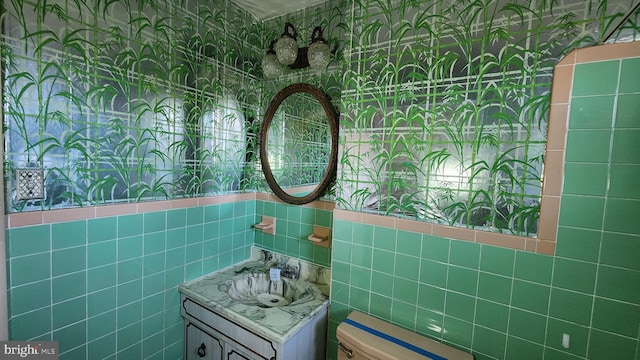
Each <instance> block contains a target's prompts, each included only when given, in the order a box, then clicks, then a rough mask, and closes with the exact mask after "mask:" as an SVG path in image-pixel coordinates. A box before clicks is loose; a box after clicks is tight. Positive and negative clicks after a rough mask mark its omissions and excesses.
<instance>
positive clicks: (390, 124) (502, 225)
mask: <svg viewBox="0 0 640 360" xmlns="http://www.w3.org/2000/svg"><path fill="white" fill-rule="evenodd" d="M632 5H633V1H606V0H603V1H588V2H583V1H571V2H558V1H553V0H551V1H526V2H522V1H514V2H506V1H497V0H475V1H470V0H461V1H408V0H400V1H390V0H356V1H354V6H353V9H354V10H353V13H352V14H351V16H352V19H351V20H350V21H349V22H348V24H349V29H348V30H347V33H348V34H349V37H348V39H347V41H348V44H347V45H346V47H347V51H346V52H348V54H349V56H346V57H345V62H346V68H345V75H344V84H345V88H344V89H343V91H342V106H343V108H344V109H345V112H344V114H343V116H342V118H341V119H340V121H341V129H340V131H341V133H342V134H341V138H342V153H341V160H340V165H339V170H338V176H339V179H338V187H339V188H338V190H337V192H338V195H337V200H336V201H337V205H336V206H337V207H339V208H343V209H348V210H354V211H365V212H373V213H378V214H383V215H391V216H401V217H408V218H413V219H418V220H424V221H432V222H437V223H442V224H447V225H453V226H462V227H470V228H478V229H484V230H489V231H498V232H507V233H512V234H517V235H527V236H535V234H536V231H537V221H538V217H539V213H540V196H541V184H542V180H541V177H542V171H543V163H544V159H543V154H544V149H545V139H546V131H547V120H546V119H547V113H548V108H549V89H550V84H551V80H552V79H551V77H552V67H553V65H554V64H555V63H556V62H557V61H558V60H559V59H560V58H561V57H562V55H564V54H565V53H567V52H568V51H569V50H571V49H572V48H574V47H576V46H586V45H593V44H595V43H597V42H598V41H599V40H600V39H599V38H598V34H602V33H606V31H607V30H608V29H610V28H612V27H613V26H615V25H617V24H616V21H614V20H615V19H616V18H619V17H621V16H622V15H624V13H625V12H626V11H628V9H630V8H632ZM633 19H634V20H635V18H633ZM632 26H633V25H632Z"/></svg>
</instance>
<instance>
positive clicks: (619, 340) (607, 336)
mask: <svg viewBox="0 0 640 360" xmlns="http://www.w3.org/2000/svg"><path fill="white" fill-rule="evenodd" d="M637 344H638V341H637V340H633V339H629V338H626V337H622V336H618V335H617V334H611V333H608V332H603V331H598V330H594V331H592V332H591V337H590V339H589V350H588V356H589V359H607V358H612V354H615V359H633V357H634V356H635V357H636V358H637V350H636V349H637V346H638V345H637Z"/></svg>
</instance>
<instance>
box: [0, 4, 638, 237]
mask: <svg viewBox="0 0 640 360" xmlns="http://www.w3.org/2000/svg"><path fill="white" fill-rule="evenodd" d="M632 6H633V1H632V0H615V1H612V0H590V1H587V2H584V1H577V0H576V1H562V2H561V1H558V0H541V1H526V2H523V1H512V2H508V1H499V0H474V1H472V0H460V1H449V0H446V1H415V0H414V1H411V0H353V1H341V0H331V1H327V2H325V3H324V4H323V5H320V6H317V7H313V8H308V9H304V10H302V11H299V12H295V13H291V14H286V15H283V16H282V17H279V18H275V19H271V20H268V21H265V22H256V21H255V20H254V19H253V18H252V17H251V16H250V15H249V14H248V13H246V12H245V11H243V10H241V9H238V8H236V7H235V6H234V5H232V4H231V3H230V2H227V1H222V2H215V1H179V2H172V1H167V0H163V1H143V0H138V1H136V0H118V1H101V0H95V1H90V2H78V1H66V2H64V1H53V2H52V1H41V0H39V1H30V2H27V1H24V0H13V1H5V2H4V14H3V17H2V19H3V29H4V30H3V45H2V55H3V67H4V73H5V82H4V86H3V89H4V99H3V100H4V109H5V113H4V116H5V119H4V120H5V139H6V144H7V151H6V154H5V164H4V166H5V183H6V186H7V194H15V181H14V178H15V170H16V169H19V168H25V167H34V166H35V167H38V166H41V167H43V168H44V169H45V170H46V172H45V174H46V198H45V199H44V200H35V201H34V200H16V198H15V196H8V198H9V200H8V201H9V202H10V203H9V204H7V209H9V211H13V212H17V211H27V210H40V209H51V208H59V207H72V206H86V205H96V204H105V203H114V202H135V201H145V200H153V199H168V198H176V197H191V196H203V195H211V194H219V193H227V192H234V191H268V187H267V186H266V184H265V182H264V178H263V175H262V174H261V171H260V170H259V169H260V166H259V154H258V153H257V149H258V146H257V134H259V130H260V124H261V119H262V113H263V112H264V110H265V109H266V107H267V105H268V104H269V101H270V99H271V98H272V97H273V96H274V95H275V94H276V93H277V92H278V91H279V90H280V89H281V88H282V87H284V86H286V85H289V84H291V83H294V82H308V83H311V84H314V85H316V86H318V87H319V88H321V89H322V90H323V91H325V92H326V93H327V94H328V96H329V97H330V98H331V99H332V102H333V103H334V105H335V107H336V109H337V111H338V112H339V113H340V155H339V165H338V176H337V179H336V182H335V185H334V187H333V188H332V189H331V191H330V193H329V194H328V195H327V196H326V199H329V200H335V202H336V207H337V208H341V209H347V210H354V211H363V212H373V213H379V214H384V215H390V216H401V217H408V218H413V219H417V220H423V221H433V222H437V223H442V224H449V225H453V226H462V227H473V228H479V229H486V230H490V231H499V232H508V233H513V234H520V235H528V236H535V234H536V231H537V221H538V217H539V213H540V206H539V204H540V189H541V176H542V171H543V163H544V158H543V154H544V149H545V138H546V127H547V120H546V117H547V112H548V107H549V89H550V84H551V80H552V79H551V76H552V73H551V71H552V67H553V65H554V64H555V62H557V60H558V59H560V58H561V56H562V55H563V54H565V53H566V52H568V51H569V50H570V49H572V48H574V47H577V46H588V45H593V44H596V43H597V42H598V41H600V40H601V37H602V36H603V34H606V33H607V32H610V31H613V30H616V31H615V33H614V34H613V38H616V39H628V38H631V39H633V38H634V37H635V36H637V33H638V32H637V28H638V27H637V19H638V17H637V14H636V15H634V16H631V17H630V18H629V19H628V20H626V21H625V25H624V26H623V27H621V28H619V29H617V28H616V27H617V23H618V22H619V21H620V20H621V19H622V17H623V16H624V14H625V12H627V11H628V9H630V8H631V7H632ZM286 22H291V23H293V24H294V25H295V26H296V29H297V30H298V40H299V44H301V45H300V46H305V45H303V44H308V42H309V40H310V38H311V31H312V29H313V27H315V26H318V25H319V26H322V27H323V29H324V36H325V38H326V39H327V40H328V43H329V44H330V46H331V47H332V50H333V51H334V52H335V56H334V61H332V62H331V64H330V65H329V67H328V69H326V71H311V70H301V71H292V72H290V73H287V74H285V75H283V76H281V77H280V78H277V79H263V77H262V71H261V69H260V61H261V59H262V56H263V55H264V52H265V51H266V49H267V48H268V44H269V43H270V42H271V40H273V39H276V38H277V37H279V36H280V34H281V33H282V29H283V28H284V24H285V23H286Z"/></svg>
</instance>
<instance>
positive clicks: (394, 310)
mask: <svg viewBox="0 0 640 360" xmlns="http://www.w3.org/2000/svg"><path fill="white" fill-rule="evenodd" d="M414 304H415V302H412V303H410V304H408V303H404V302H402V301H393V302H392V303H391V321H392V322H394V323H396V324H398V325H400V326H403V327H405V328H410V329H412V328H413V327H414V326H415V323H416V314H417V313H418V308H417V307H416V306H415V305H414Z"/></svg>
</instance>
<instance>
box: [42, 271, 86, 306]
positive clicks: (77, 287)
mask: <svg viewBox="0 0 640 360" xmlns="http://www.w3.org/2000/svg"><path fill="white" fill-rule="evenodd" d="M51 288H52V289H53V292H52V296H53V298H52V302H53V303H58V302H61V301H66V300H69V299H72V298H75V297H79V296H84V295H85V294H86V293H87V273H86V272H85V271H81V272H77V273H74V274H69V275H63V276H58V277H54V278H53V279H51ZM38 296H44V297H49V296H48V294H39V295H38Z"/></svg>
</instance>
